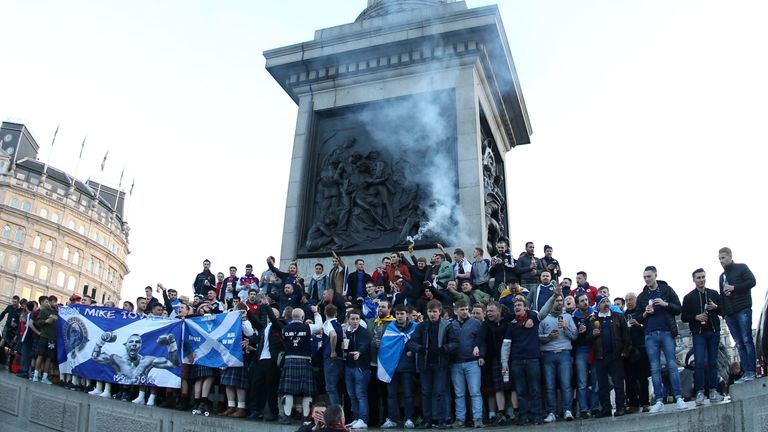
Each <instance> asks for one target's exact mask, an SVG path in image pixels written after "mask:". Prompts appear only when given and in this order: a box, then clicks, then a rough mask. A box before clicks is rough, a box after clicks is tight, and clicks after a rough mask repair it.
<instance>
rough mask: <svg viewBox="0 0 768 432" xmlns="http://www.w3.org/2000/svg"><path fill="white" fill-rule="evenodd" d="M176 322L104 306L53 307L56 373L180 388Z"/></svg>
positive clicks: (179, 333)
mask: <svg viewBox="0 0 768 432" xmlns="http://www.w3.org/2000/svg"><path fill="white" fill-rule="evenodd" d="M182 327H183V326H182V322H181V321H179V320H172V319H168V318H156V317H142V316H140V315H138V314H136V313H133V312H127V311H124V310H122V309H116V308H108V307H89V306H85V305H79V304H78V305H72V306H69V307H60V308H59V319H58V321H57V330H58V337H57V343H58V363H59V371H60V372H61V373H68V374H73V375H76V376H80V377H85V378H88V379H93V380H97V381H105V382H110V383H117V384H129V385H146V386H156V387H173V388H178V387H180V386H181V355H180V351H179V349H180V347H181V340H182Z"/></svg>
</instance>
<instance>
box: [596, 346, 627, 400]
mask: <svg viewBox="0 0 768 432" xmlns="http://www.w3.org/2000/svg"><path fill="white" fill-rule="evenodd" d="M595 369H597V382H598V384H597V385H598V386H600V406H601V411H602V412H603V413H604V414H611V388H610V386H609V385H608V378H610V379H611V380H612V381H613V383H614V386H613V390H614V391H615V392H616V411H619V410H623V409H624V359H622V358H621V357H616V356H614V355H613V354H610V355H609V356H607V358H602V359H596V360H595Z"/></svg>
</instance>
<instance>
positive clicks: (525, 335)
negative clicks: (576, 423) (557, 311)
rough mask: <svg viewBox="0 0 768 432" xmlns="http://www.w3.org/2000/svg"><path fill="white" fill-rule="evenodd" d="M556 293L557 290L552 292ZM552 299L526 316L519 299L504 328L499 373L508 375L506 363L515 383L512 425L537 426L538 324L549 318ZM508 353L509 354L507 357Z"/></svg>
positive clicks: (527, 312) (539, 410) (539, 385)
mask: <svg viewBox="0 0 768 432" xmlns="http://www.w3.org/2000/svg"><path fill="white" fill-rule="evenodd" d="M555 292H556V293H558V294H559V293H560V290H559V288H558V289H557V290H556V291H555ZM554 299H555V297H554V296H552V297H550V299H549V300H548V301H547V303H546V304H545V305H544V307H543V308H542V309H541V311H539V312H538V313H535V311H531V312H533V313H531V312H529V309H528V300H526V299H525V297H523V296H518V297H517V298H516V299H515V317H514V318H513V319H512V321H510V323H509V326H508V327H507V333H506V334H505V335H504V343H503V344H502V346H501V368H502V369H501V370H502V374H504V375H508V374H509V373H510V370H509V366H508V365H509V364H510V363H509V360H510V358H511V359H512V360H513V361H512V371H511V372H512V375H513V380H514V382H515V390H516V392H517V398H518V403H519V407H520V416H518V418H517V421H516V424H517V425H519V426H522V425H525V424H527V423H529V422H530V423H534V424H541V423H542V418H541V363H540V359H541V344H540V343H539V322H540V321H541V319H542V318H544V317H546V316H547V315H549V312H550V310H551V309H552V304H553V302H554ZM510 353H511V354H512V355H511V357H510Z"/></svg>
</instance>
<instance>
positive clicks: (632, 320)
mask: <svg viewBox="0 0 768 432" xmlns="http://www.w3.org/2000/svg"><path fill="white" fill-rule="evenodd" d="M627 324H629V325H631V326H632V327H636V326H638V325H640V323H639V322H637V320H636V319H634V318H632V319H630V320H629V321H627Z"/></svg>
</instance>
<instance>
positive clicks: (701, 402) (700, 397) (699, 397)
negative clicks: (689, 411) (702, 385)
mask: <svg viewBox="0 0 768 432" xmlns="http://www.w3.org/2000/svg"><path fill="white" fill-rule="evenodd" d="M702 405H704V392H703V391H701V390H699V391H697V392H696V406H702Z"/></svg>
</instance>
